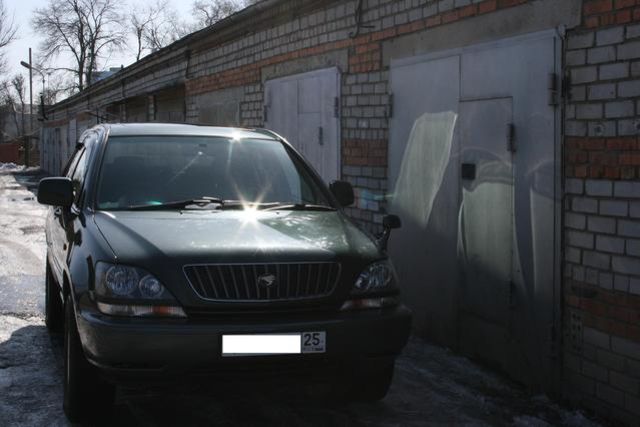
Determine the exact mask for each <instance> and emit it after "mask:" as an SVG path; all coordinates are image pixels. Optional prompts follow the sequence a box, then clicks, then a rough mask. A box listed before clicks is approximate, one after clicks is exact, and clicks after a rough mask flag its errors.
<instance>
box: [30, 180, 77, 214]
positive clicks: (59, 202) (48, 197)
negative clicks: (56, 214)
mask: <svg viewBox="0 0 640 427" xmlns="http://www.w3.org/2000/svg"><path fill="white" fill-rule="evenodd" d="M38 203H40V204H43V205H51V206H62V207H65V208H68V207H70V206H71V205H72V204H73V183H72V182H71V180H70V179H69V178H66V177H62V178H60V177H56V178H44V179H42V180H40V184H38Z"/></svg>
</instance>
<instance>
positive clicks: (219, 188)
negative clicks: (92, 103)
mask: <svg viewBox="0 0 640 427" xmlns="http://www.w3.org/2000/svg"><path fill="white" fill-rule="evenodd" d="M100 174H101V177H100V180H99V188H98V197H97V207H98V209H102V210H118V209H130V208H134V207H140V206H154V205H157V206H161V205H165V204H166V205H167V206H171V205H170V204H171V202H177V201H184V200H192V199H193V200H198V199H200V200H201V199H203V198H210V200H220V201H239V202H242V203H241V205H243V206H244V205H248V204H251V203H260V204H264V205H265V206H267V205H268V204H271V205H270V206H273V204H274V203H283V204H287V203H289V204H296V205H327V206H328V205H330V203H329V202H328V201H327V199H326V198H325V196H324V194H323V192H322V191H321V189H320V187H319V185H318V184H317V183H316V181H315V180H314V179H313V178H312V177H311V175H310V174H309V172H308V171H307V169H306V167H305V166H304V165H303V164H302V163H301V162H300V161H299V160H298V159H297V158H296V157H295V156H293V155H292V153H291V152H290V151H289V150H288V149H287V148H286V147H285V146H284V145H283V144H281V143H280V142H277V141H273V140H267V139H241V140H237V139H232V138H226V137H202V136H128V137H111V138H109V141H108V143H107V147H106V152H105V154H104V157H103V160H102V167H101V172H100ZM230 205H232V204H231V203H230ZM235 205H236V206H237V205H238V203H236V204H235ZM173 207H174V208H175V205H174V206H173Z"/></svg>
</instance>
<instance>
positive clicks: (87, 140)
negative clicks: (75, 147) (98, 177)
mask: <svg viewBox="0 0 640 427" xmlns="http://www.w3.org/2000/svg"><path fill="white" fill-rule="evenodd" d="M98 138H99V135H98V133H96V132H90V133H88V134H87V135H86V136H85V137H84V138H83V139H82V142H83V148H82V149H81V150H80V152H79V153H78V162H77V164H76V166H75V170H74V171H73V176H72V177H71V181H73V194H74V203H75V204H76V205H79V204H80V202H81V200H80V199H81V197H82V188H83V187H84V180H85V178H86V176H87V167H88V165H89V161H90V160H91V153H92V152H93V148H94V147H95V143H96V142H97V140H98Z"/></svg>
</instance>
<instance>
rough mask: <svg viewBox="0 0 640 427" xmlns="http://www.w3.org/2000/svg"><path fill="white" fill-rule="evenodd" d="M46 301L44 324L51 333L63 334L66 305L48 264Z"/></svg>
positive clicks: (45, 283) (45, 284)
mask: <svg viewBox="0 0 640 427" xmlns="http://www.w3.org/2000/svg"><path fill="white" fill-rule="evenodd" d="M44 287H45V300H44V323H45V325H47V329H48V330H49V332H53V333H58V332H62V326H63V324H64V305H63V304H62V299H60V290H59V288H58V284H57V283H56V282H55V279H54V278H53V273H51V267H49V263H48V262H47V268H46V273H45V281H44Z"/></svg>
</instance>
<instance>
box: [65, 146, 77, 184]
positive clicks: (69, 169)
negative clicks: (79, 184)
mask: <svg viewBox="0 0 640 427" xmlns="http://www.w3.org/2000/svg"><path fill="white" fill-rule="evenodd" d="M80 151H81V150H76V151H74V152H73V154H72V155H71V157H70V158H69V161H68V162H67V165H66V166H65V167H64V169H63V170H62V176H66V177H67V178H71V175H72V174H73V171H74V169H75V168H76V164H77V163H78V159H79V158H80Z"/></svg>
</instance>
